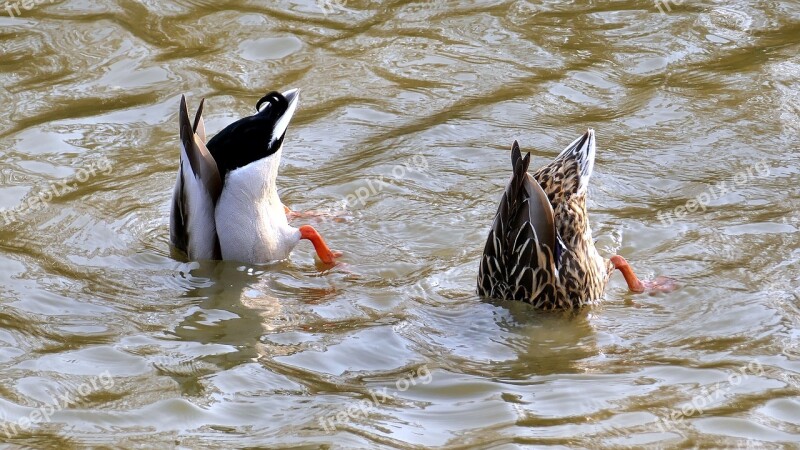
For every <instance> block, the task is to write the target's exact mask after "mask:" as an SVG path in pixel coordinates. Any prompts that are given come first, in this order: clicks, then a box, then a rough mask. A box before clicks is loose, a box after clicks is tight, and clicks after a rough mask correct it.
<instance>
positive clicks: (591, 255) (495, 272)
mask: <svg viewBox="0 0 800 450" xmlns="http://www.w3.org/2000/svg"><path fill="white" fill-rule="evenodd" d="M594 154H595V142H594V131H593V130H591V129H590V130H589V131H587V132H586V134H584V135H583V136H581V137H580V138H578V139H576V140H575V141H573V142H572V143H571V144H570V145H569V146H567V148H566V149H564V151H562V152H561V153H560V154H559V155H558V157H556V159H555V160H554V161H553V162H551V163H550V164H548V165H546V166H544V167H542V168H540V169H539V170H537V171H535V172H534V173H533V174H529V173H528V164H529V163H530V153H528V154H526V155H525V157H524V158H523V157H522V154H521V152H520V150H519V146H518V144H517V143H516V142H514V146H513V147H512V152H511V162H512V167H513V170H514V172H513V175H512V177H511V180H510V181H509V184H508V186H506V190H505V193H504V194H503V197H502V199H501V200H500V206H499V207H498V209H497V213H496V215H495V217H494V222H493V223H492V228H491V230H490V232H489V237H488V238H487V241H486V246H485V247H484V250H483V256H482V257H481V262H480V268H479V272H478V294H480V295H482V296H486V297H492V298H499V299H506V300H521V301H525V302H528V303H531V304H532V305H533V306H534V307H536V308H541V309H570V308H576V307H580V306H582V305H585V304H587V303H591V302H593V301H596V300H599V299H600V298H601V297H602V295H603V291H604V290H605V286H606V283H607V282H608V279H609V276H610V274H611V272H612V271H613V269H614V266H613V265H612V264H611V263H610V262H609V261H608V260H606V259H603V258H602V257H601V256H600V255H599V254H598V253H597V250H596V249H595V247H594V242H593V240H592V230H591V228H590V227H589V220H588V216H587V212H586V194H587V191H588V189H587V188H588V183H589V178H590V177H591V174H592V169H593V166H594Z"/></svg>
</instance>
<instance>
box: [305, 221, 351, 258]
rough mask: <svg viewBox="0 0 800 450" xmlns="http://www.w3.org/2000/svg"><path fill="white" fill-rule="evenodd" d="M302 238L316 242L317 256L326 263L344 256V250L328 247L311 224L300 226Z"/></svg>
mask: <svg viewBox="0 0 800 450" xmlns="http://www.w3.org/2000/svg"><path fill="white" fill-rule="evenodd" d="M300 239H308V240H309V241H311V243H312V244H314V250H316V251H317V256H319V259H320V260H321V261H322V262H324V263H325V264H333V263H335V262H336V258H338V257H339V256H342V252H335V251H333V250H331V249H330V248H328V245H327V244H326V243H325V241H324V240H323V239H322V236H320V235H319V233H318V232H317V230H315V229H314V227H312V226H311V225H303V226H302V227H300Z"/></svg>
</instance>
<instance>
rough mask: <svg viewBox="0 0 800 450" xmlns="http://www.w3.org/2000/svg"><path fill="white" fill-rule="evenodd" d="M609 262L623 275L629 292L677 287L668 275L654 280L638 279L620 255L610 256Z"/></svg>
mask: <svg viewBox="0 0 800 450" xmlns="http://www.w3.org/2000/svg"><path fill="white" fill-rule="evenodd" d="M611 263H612V264H614V268H615V269H617V270H619V271H620V272H622V276H623V277H625V282H626V283H628V289H630V290H631V292H635V293H637V294H640V293H642V292H648V293H657V292H672V291H674V290H675V289H677V288H678V284H677V282H676V281H675V280H673V279H672V278H668V277H657V278H656V279H655V280H645V281H641V280H639V278H638V277H637V276H636V274H635V273H633V269H632V268H631V266H630V264H628V261H626V260H625V258H623V257H622V256H619V255H615V256H612V257H611Z"/></svg>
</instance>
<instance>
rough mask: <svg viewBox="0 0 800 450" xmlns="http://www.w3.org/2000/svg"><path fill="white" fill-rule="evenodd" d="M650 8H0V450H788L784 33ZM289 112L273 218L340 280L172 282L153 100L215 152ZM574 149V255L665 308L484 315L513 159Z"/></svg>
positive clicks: (793, 46) (793, 42)
mask: <svg viewBox="0 0 800 450" xmlns="http://www.w3.org/2000/svg"><path fill="white" fill-rule="evenodd" d="M12 3H13V2H12ZM0 6H2V5H0ZM322 6H326V5H322ZM664 6H668V7H669V8H665V7H664ZM661 9H662V10H663V11H664V13H660V12H659V10H658V8H657V7H656V6H655V5H654V4H653V3H652V2H649V1H632V0H620V1H616V2H612V3H608V2H594V1H583V2H578V1H571V2H563V1H550V0H547V1H540V2H525V1H492V2H472V1H458V2H456V1H449V2H443V1H426V2H400V1H394V2H379V1H367V0H360V1H357V0H349V1H346V2H341V1H340V2H332V3H329V4H327V6H326V7H325V8H324V9H323V8H320V6H318V5H317V3H315V2H313V1H311V0H293V1H279V2H276V3H273V4H270V5H269V6H265V3H262V2H247V3H238V2H222V3H220V2H200V1H197V2H188V1H181V2H141V3H134V2H122V3H115V2H106V1H102V0H98V1H79V0H68V1H60V2H41V3H40V4H38V5H35V6H34V7H33V8H32V9H31V10H25V9H21V10H20V12H21V14H20V16H19V17H13V18H11V17H8V14H7V12H6V11H5V10H0V54H2V56H1V57H0V103H1V104H2V105H3V108H4V112H5V113H4V114H2V115H0V150H2V152H3V155H4V157H3V158H2V161H1V162H0V179H2V184H1V186H2V187H0V208H4V209H5V211H6V212H5V213H4V215H3V216H2V217H0V224H2V227H1V229H0V301H1V302H2V304H1V306H0V379H2V383H0V419H2V422H0V442H4V443H7V444H12V445H14V446H24V447H38V448H46V447H50V448H62V447H64V446H76V447H80V446H86V445H92V446H102V445H108V446H124V447H135V446H137V447H145V448H148V447H156V446H157V447H183V448H196V447H201V446H203V447H220V448H229V447H232V446H236V447H244V446H262V447H281V446H308V447H317V446H322V445H325V444H333V445H334V446H335V447H360V448H371V447H373V446H385V447H415V446H416V447H437V446H441V447H448V448H463V447H484V448H488V447H492V448H516V447H519V448H521V447H524V446H527V445H537V446H545V445H548V446H556V447H562V448H566V447H619V448H623V447H628V446H635V447H639V446H642V445H650V446H652V447H672V446H676V445H678V446H683V447H693V446H703V447H735V446H739V447H749V448H750V447H757V448H758V447H761V448H781V447H784V446H797V445H799V444H798V441H800V332H798V331H797V330H798V323H799V322H800V320H798V315H799V314H800V296H799V295H798V278H799V277H798V256H799V255H800V249H799V247H800V246H799V245H798V244H799V243H800V239H798V234H797V231H798V227H800V215H798V212H797V211H798V210H799V209H800V195H798V190H797V184H798V181H799V180H798V173H799V171H798V151H797V150H798V144H797V142H798V134H799V133H800V94H798V88H799V87H800V57H798V53H799V52H798V48H799V47H800V43H799V42H800V40H799V39H798V38H800V5H798V3H797V2H793V1H791V0H783V1H774V2H769V3H766V2H755V1H746V2H736V3H731V2H722V1H718V2H712V1H692V2H681V4H680V5H679V4H677V3H675V2H668V3H662V4H661ZM292 87H298V88H300V89H301V92H302V94H301V99H300V102H301V104H300V108H299V110H298V113H297V115H296V116H295V120H293V122H292V125H291V127H290V129H289V133H288V136H287V140H286V146H285V149H284V159H283V167H282V169H281V175H280V176H279V180H278V182H279V188H280V192H281V196H282V199H283V201H284V202H285V203H286V204H287V205H290V206H291V207H292V208H293V209H295V210H298V211H306V210H317V211H322V212H324V213H326V214H327V216H328V217H331V216H332V217H334V218H335V219H336V220H332V219H330V218H328V219H324V220H322V221H319V222H317V221H314V220H307V219H301V220H296V221H295V222H294V223H295V224H296V225H300V224H303V223H311V224H312V225H314V226H315V227H316V228H317V229H318V230H319V231H320V233H321V234H322V235H323V236H324V237H325V238H326V240H327V241H328V242H329V244H330V245H331V247H332V248H334V249H337V250H342V251H343V252H344V253H345V255H344V257H343V258H342V262H343V263H344V264H343V265H341V266H339V267H336V268H333V269H326V268H325V267H322V266H317V265H316V264H315V262H314V257H313V250H312V248H311V246H310V245H308V244H307V243H303V244H301V245H300V246H299V247H298V248H297V250H296V251H295V252H294V254H293V255H292V258H291V260H290V261H286V262H283V263H279V264H275V265H272V266H268V267H245V266H242V265H241V264H236V263H229V262H225V263H209V262H204V263H201V264H198V263H193V262H186V261H181V260H179V259H174V258H173V257H172V256H171V255H170V250H169V245H168V212H169V201H170V195H171V188H172V183H173V182H174V176H175V170H176V168H177V161H178V133H177V131H178V130H177V112H178V104H179V98H180V95H181V94H186V95H187V98H188V100H189V103H190V105H192V107H194V106H196V105H197V103H198V102H199V100H200V98H202V97H205V98H206V120H207V122H206V124H207V127H208V129H209V131H210V132H216V131H218V130H219V129H221V128H222V127H223V126H224V125H226V124H227V123H229V122H230V121H232V120H234V119H235V118H238V117H240V116H242V115H244V114H249V113H250V112H251V111H252V110H253V106H254V105H255V103H256V101H257V100H258V99H259V98H260V97H261V96H262V95H263V94H264V93H265V92H267V91H269V90H273V89H282V90H285V89H288V88H292ZM587 127H594V128H595V130H596V131H597V136H598V140H599V141H598V143H599V147H598V154H597V161H596V164H595V174H594V176H593V177H592V182H591V186H590V201H589V206H590V211H591V223H592V227H593V229H594V232H595V237H596V238H597V239H598V241H597V245H598V248H599V249H600V251H601V253H602V254H604V255H606V256H610V255H612V254H614V253H618V254H621V255H623V256H625V257H626V258H627V259H628V260H629V261H630V262H631V265H632V266H633V267H634V269H635V270H636V271H637V272H638V273H639V275H640V276H642V277H647V278H649V277H652V276H655V275H668V276H672V277H674V278H678V279H679V280H680V281H681V283H682V284H683V287H682V288H681V289H680V290H678V291H676V292H674V293H671V294H668V295H657V296H647V295H644V296H642V295H638V296H637V295H631V294H629V293H627V291H626V287H625V284H624V281H623V280H622V277H621V276H619V275H618V274H617V275H615V276H614V277H613V280H612V282H611V284H610V285H609V288H608V290H607V294H606V301H605V302H604V303H603V305H602V306H599V307H595V308H592V309H587V310H584V311H581V312H579V313H575V314H553V313H547V314H543V313H537V312H535V311H531V310H529V309H528V308H527V307H525V305H521V304H510V303H504V302H492V301H486V300H482V299H480V298H478V297H477V296H476V295H475V293H474V289H475V277H476V274H477V268H478V258H479V256H480V252H481V250H482V247H483V243H484V239H485V237H486V233H487V232H488V227H489V225H490V222H491V218H492V214H493V213H494V211H495V208H496V202H497V201H498V199H499V197H500V195H501V191H502V188H503V186H504V184H505V182H506V180H507V178H508V176H509V174H510V164H509V149H510V146H511V143H512V142H513V140H514V139H518V140H519V142H520V145H521V146H522V148H523V150H524V151H530V152H532V154H533V155H532V157H533V163H532V165H533V166H539V165H541V164H544V163H545V162H547V161H548V160H549V159H550V158H552V157H554V156H555V155H556V154H557V153H558V151H560V150H561V149H562V148H563V147H564V146H565V145H566V144H567V143H569V142H570V141H571V140H572V139H574V138H575V137H577V136H578V135H579V134H580V133H582V132H583V131H585V129H586V128H587ZM720 183H724V184H720ZM65 191H68V192H65ZM356 195H359V196H360V197H355V196H356ZM348 196H351V197H348ZM33 199H39V200H33ZM362 199H363V201H362ZM689 201H694V203H687V202H689ZM698 201H699V202H701V203H702V205H699V204H698V203H697V202H698ZM30 202H33V203H30ZM15 208H16V209H15ZM680 208H684V209H680ZM689 210H691V211H689Z"/></svg>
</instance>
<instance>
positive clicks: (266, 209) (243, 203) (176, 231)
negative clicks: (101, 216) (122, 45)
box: [170, 89, 341, 264]
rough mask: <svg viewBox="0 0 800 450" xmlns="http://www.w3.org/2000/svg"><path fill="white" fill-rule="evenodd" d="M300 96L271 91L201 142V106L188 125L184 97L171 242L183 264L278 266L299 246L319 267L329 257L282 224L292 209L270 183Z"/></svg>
mask: <svg viewBox="0 0 800 450" xmlns="http://www.w3.org/2000/svg"><path fill="white" fill-rule="evenodd" d="M299 96H300V93H299V90H297V89H292V90H289V91H286V92H283V93H280V92H277V91H273V92H269V93H267V94H266V95H264V96H263V97H262V98H261V99H260V100H259V101H258V102H257V103H256V113H255V114H253V115H251V116H247V117H244V118H241V119H239V120H237V121H235V122H233V123H231V124H230V125H228V126H227V127H225V128H224V129H223V130H222V131H220V132H219V133H217V134H216V135H215V136H214V137H213V138H211V139H210V140H208V141H206V130H205V123H204V121H203V105H204V103H205V99H203V100H201V101H200V105H199V106H198V108H197V112H196V113H195V116H194V120H193V121H190V118H189V109H188V106H187V104H186V97H185V96H183V95H182V96H181V101H180V111H179V119H178V120H179V127H180V160H179V165H178V174H177V178H176V180H175V187H174V189H173V193H172V207H171V213H170V242H171V243H172V245H173V246H174V247H175V248H176V249H178V250H180V251H182V252H184V253H185V254H186V255H187V256H188V257H189V259H192V260H200V259H211V260H234V261H239V262H243V263H248V264H265V263H269V262H274V261H280V260H284V259H286V258H288V257H289V254H290V253H291V251H292V250H293V249H294V247H295V246H296V245H297V244H298V243H299V242H300V241H301V240H303V239H306V240H309V241H311V243H312V244H313V245H314V249H315V250H316V253H317V256H318V257H319V259H320V260H321V261H322V262H323V263H325V264H334V263H335V261H336V258H337V257H338V256H341V253H340V252H334V251H332V250H331V249H330V248H329V247H328V246H327V244H326V243H325V240H324V239H323V238H322V236H320V234H319V233H318V232H317V231H316V230H315V229H314V228H313V227H312V226H310V225H303V226H301V227H299V228H295V227H292V226H291V225H289V223H288V219H287V217H286V216H287V214H289V213H291V210H290V209H289V208H288V207H286V206H285V205H284V204H283V203H282V202H281V200H280V197H279V196H278V189H277V186H276V184H275V181H276V178H277V176H278V167H279V166H280V162H281V153H282V151H283V141H284V138H285V136H286V130H287V129H288V127H289V122H290V121H291V119H292V116H293V115H294V113H295V111H296V110H297V104H298V100H299Z"/></svg>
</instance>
